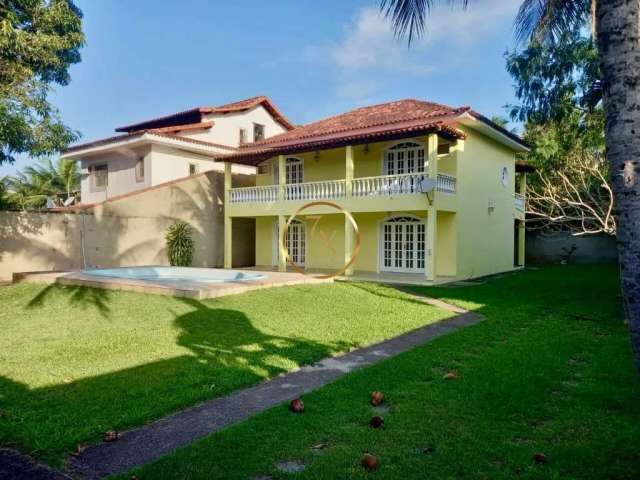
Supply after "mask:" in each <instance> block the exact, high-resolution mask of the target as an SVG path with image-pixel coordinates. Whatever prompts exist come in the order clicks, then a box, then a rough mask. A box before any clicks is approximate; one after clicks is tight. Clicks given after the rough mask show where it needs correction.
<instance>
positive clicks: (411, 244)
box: [380, 217, 426, 273]
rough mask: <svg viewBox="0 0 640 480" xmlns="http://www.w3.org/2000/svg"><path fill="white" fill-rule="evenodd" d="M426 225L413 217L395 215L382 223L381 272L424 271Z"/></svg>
mask: <svg viewBox="0 0 640 480" xmlns="http://www.w3.org/2000/svg"><path fill="white" fill-rule="evenodd" d="M425 232H426V227H425V224H424V222H423V221H421V220H419V219H417V218H414V217H396V218H392V219H390V220H387V221H386V222H383V223H382V227H381V232H380V235H381V239H380V241H381V245H382V258H381V259H380V262H381V265H380V270H381V271H383V272H404V273H422V272H424V271H425V266H426V265H425V243H426V233H425Z"/></svg>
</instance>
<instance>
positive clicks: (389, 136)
mask: <svg viewBox="0 0 640 480" xmlns="http://www.w3.org/2000/svg"><path fill="white" fill-rule="evenodd" d="M434 132H437V133H438V134H440V135H442V136H443V137H445V138H450V139H463V138H465V137H466V136H465V134H464V133H463V132H462V131H460V130H457V129H455V128H454V127H452V126H451V125H448V124H444V123H438V124H432V125H424V126H413V127H400V128H394V129H387V130H385V131H379V132H372V133H363V134H357V133H355V134H354V133H352V134H350V135H342V136H340V137H337V138H317V139H312V138H310V139H306V140H305V141H303V142H297V143H291V144H288V145H281V146H278V145H273V146H272V145H265V147H264V148H262V149H254V150H249V151H245V152H243V151H242V149H240V150H239V151H238V152H234V153H230V154H222V155H218V156H216V161H221V162H225V161H226V162H233V163H242V164H246V165H253V166H255V165H258V164H260V163H262V162H263V161H265V160H267V159H269V158H272V157H274V156H277V155H290V154H294V153H303V152H313V151H315V150H326V149H330V148H339V147H344V146H347V145H364V144H367V143H372V142H379V141H391V140H400V139H403V138H407V137H409V136H416V135H424V134H426V133H434ZM248 148H251V147H248Z"/></svg>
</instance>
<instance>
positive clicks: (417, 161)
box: [382, 142, 424, 175]
mask: <svg viewBox="0 0 640 480" xmlns="http://www.w3.org/2000/svg"><path fill="white" fill-rule="evenodd" d="M382 167H383V168H382V174H383V175H401V174H403V173H421V172H424V147H423V146H422V145H420V144H418V143H413V142H405V143H399V144H397V145H394V146H393V147H391V148H389V149H387V151H386V152H385V156H384V159H383V165H382Z"/></svg>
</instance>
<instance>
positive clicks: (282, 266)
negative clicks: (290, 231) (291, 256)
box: [278, 215, 287, 272]
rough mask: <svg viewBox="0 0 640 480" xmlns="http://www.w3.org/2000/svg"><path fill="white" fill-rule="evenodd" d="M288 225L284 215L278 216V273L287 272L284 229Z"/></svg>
mask: <svg viewBox="0 0 640 480" xmlns="http://www.w3.org/2000/svg"><path fill="white" fill-rule="evenodd" d="M286 224H287V219H286V218H285V216H284V215H278V271H279V272H286V271H287V257H286V252H285V248H284V239H283V238H284V237H283V235H284V229H285V226H286Z"/></svg>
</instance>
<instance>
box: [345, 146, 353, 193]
mask: <svg viewBox="0 0 640 480" xmlns="http://www.w3.org/2000/svg"><path fill="white" fill-rule="evenodd" d="M344 163H345V169H344V179H345V182H346V195H347V198H350V197H351V194H352V193H353V147H352V146H351V145H347V147H346V148H345V162H344Z"/></svg>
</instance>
